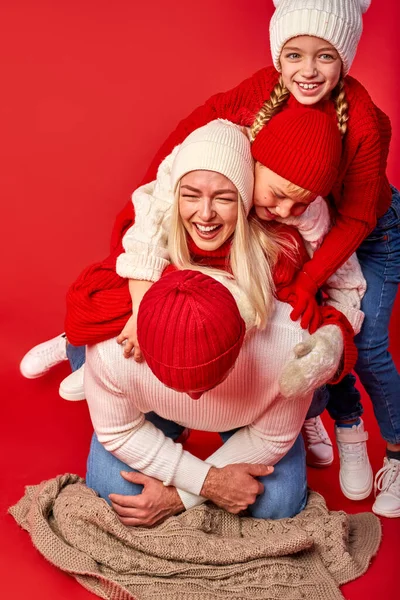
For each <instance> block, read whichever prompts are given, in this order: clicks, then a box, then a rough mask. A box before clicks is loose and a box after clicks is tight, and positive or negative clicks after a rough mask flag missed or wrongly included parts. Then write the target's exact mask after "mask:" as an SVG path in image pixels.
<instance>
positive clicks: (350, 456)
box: [339, 442, 367, 464]
mask: <svg viewBox="0 0 400 600" xmlns="http://www.w3.org/2000/svg"><path fill="white" fill-rule="evenodd" d="M365 448H366V446H365V442H355V443H354V444H344V443H343V442H341V443H340V445H339V450H340V456H341V459H342V461H343V462H345V463H358V464H360V463H362V462H364V460H365V458H366V456H367V454H366V452H365Z"/></svg>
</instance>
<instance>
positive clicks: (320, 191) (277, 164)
mask: <svg viewBox="0 0 400 600" xmlns="http://www.w3.org/2000/svg"><path fill="white" fill-rule="evenodd" d="M251 152H252V155H253V158H254V159H255V160H257V161H258V162H260V163H261V164H262V165H264V166H265V167H268V169H271V171H274V173H277V174H278V175H280V176H281V177H283V178H284V179H287V180H288V181H290V182H291V183H294V184H295V185H298V186H299V187H301V188H304V189H305V190H309V191H310V192H313V193H314V194H316V195H317V196H318V195H320V196H326V195H327V194H329V192H330V191H331V189H332V187H333V184H334V183H335V181H336V179H337V177H338V174H339V165H340V158H341V154H342V143H341V139H340V134H339V130H338V128H337V125H336V124H335V123H334V122H333V121H332V120H331V119H330V118H329V117H328V115H326V114H325V113H323V112H322V111H320V110H315V109H314V108H307V107H297V106H296V107H295V108H292V109H287V110H283V111H282V112H280V113H278V114H277V115H276V116H275V117H274V118H273V119H271V120H270V121H269V122H268V123H267V125H266V126H265V127H263V128H262V129H261V131H260V132H259V133H258V134H257V136H256V138H255V140H254V142H253V144H252V148H251Z"/></svg>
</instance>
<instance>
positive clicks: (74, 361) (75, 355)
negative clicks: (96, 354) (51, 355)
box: [67, 344, 86, 371]
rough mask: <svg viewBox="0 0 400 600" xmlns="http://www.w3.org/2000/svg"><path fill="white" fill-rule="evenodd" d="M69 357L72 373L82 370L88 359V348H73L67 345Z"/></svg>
mask: <svg viewBox="0 0 400 600" xmlns="http://www.w3.org/2000/svg"><path fill="white" fill-rule="evenodd" d="M67 357H68V360H69V364H70V365H71V370H72V371H77V370H78V369H80V368H81V366H82V365H83V363H84V362H85V359H86V346H73V345H72V344H67Z"/></svg>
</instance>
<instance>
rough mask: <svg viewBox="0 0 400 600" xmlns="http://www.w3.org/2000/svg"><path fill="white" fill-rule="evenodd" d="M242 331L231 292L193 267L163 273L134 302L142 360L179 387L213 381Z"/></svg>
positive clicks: (227, 365) (204, 386)
mask: <svg viewBox="0 0 400 600" xmlns="http://www.w3.org/2000/svg"><path fill="white" fill-rule="evenodd" d="M245 331H246V326H245V323H244V321H243V319H242V317H241V316H240V313H239V310H238V307H237V304H236V302H235V300H234V298H233V296H232V294H231V293H230V292H229V291H228V290H227V288H226V287H224V286H223V285H222V284H221V283H219V282H218V281H216V280H215V279H212V278H211V277H209V276H207V275H204V274H203V273H199V272H197V271H189V270H183V271H175V272H173V273H169V274H167V275H166V276H165V277H162V278H161V279H160V281H158V282H157V283H155V284H154V285H153V286H152V287H151V288H150V290H149V291H148V292H147V293H146V294H145V296H144V298H143V300H142V302H141V303H140V307H139V313H138V321H137V335H138V342H139V345H140V349H141V351H142V354H143V356H144V358H145V360H146V363H147V365H148V366H149V368H150V369H151V370H152V372H153V373H154V375H155V376H156V377H157V378H158V379H159V380H160V381H161V382H162V383H164V385H166V386H167V387H170V388H173V389H174V390H177V391H180V392H187V391H203V390H208V389H210V388H212V387H214V386H216V385H218V383H220V381H221V380H222V379H223V377H225V376H226V375H227V373H228V371H229V369H231V368H232V367H233V365H234V364H235V360H236V359H237V356H238V354H239V352H240V348H241V346H242V343H243V338H244V334H245Z"/></svg>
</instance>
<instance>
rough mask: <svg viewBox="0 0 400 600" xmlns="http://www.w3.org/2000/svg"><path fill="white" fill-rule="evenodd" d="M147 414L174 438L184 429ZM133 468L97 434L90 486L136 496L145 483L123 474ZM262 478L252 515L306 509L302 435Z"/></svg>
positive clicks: (266, 516)
mask: <svg viewBox="0 0 400 600" xmlns="http://www.w3.org/2000/svg"><path fill="white" fill-rule="evenodd" d="M146 418H147V419H148V420H149V421H151V422H152V423H154V424H155V425H157V427H159V428H160V429H161V430H162V431H163V432H164V434H165V435H166V436H168V437H170V438H172V439H176V438H177V437H178V436H179V435H180V433H181V432H182V430H183V427H181V426H180V425H177V424H176V423H173V422H172V421H167V420H165V419H162V418H161V417H159V416H158V415H155V413H148V414H147V415H146ZM233 433H234V431H229V432H224V433H222V434H221V438H222V439H223V441H226V440H227V439H228V438H229V437H230V436H231V435H233ZM133 470H134V469H131V468H130V467H128V466H127V465H126V464H124V463H123V462H122V461H120V460H119V459H118V458H116V457H115V456H114V455H113V454H111V452H108V451H107V450H106V449H105V448H104V447H103V446H102V444H100V442H99V441H98V440H97V437H96V435H95V434H93V437H92V442H91V446H90V453H89V457H88V462H87V474H86V483H87V485H88V486H89V487H91V488H92V489H94V490H95V491H96V492H97V493H98V494H99V495H100V496H101V497H102V498H104V500H106V501H107V502H109V499H108V495H109V494H111V493H116V494H123V495H127V496H135V495H137V494H140V493H141V491H142V489H143V486H141V485H139V484H135V483H130V482H129V481H126V480H125V479H123V478H122V476H121V474H120V471H133ZM259 480H260V481H261V482H262V483H263V484H264V486H265V490H264V493H263V494H260V496H258V497H257V500H256V501H255V503H254V504H252V505H251V506H249V508H248V512H249V513H250V515H251V516H253V517H255V518H259V519H282V518H284V517H293V516H294V515H296V514H297V513H299V512H300V511H301V510H303V508H304V507H305V504H306V501H307V475H306V460H305V450H304V443H303V438H302V437H301V435H299V436H298V438H297V440H296V442H295V444H294V445H293V447H292V448H291V449H290V450H289V452H288V453H287V454H286V456H284V457H283V458H282V459H281V460H280V461H279V462H278V463H277V464H276V465H275V470H274V472H273V473H272V474H271V475H268V476H267V477H260V478H259Z"/></svg>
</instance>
